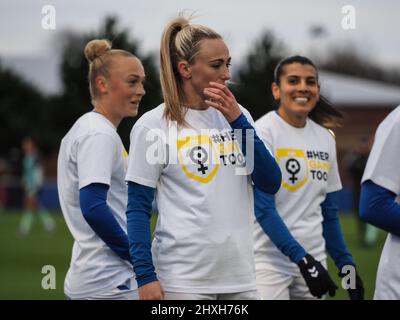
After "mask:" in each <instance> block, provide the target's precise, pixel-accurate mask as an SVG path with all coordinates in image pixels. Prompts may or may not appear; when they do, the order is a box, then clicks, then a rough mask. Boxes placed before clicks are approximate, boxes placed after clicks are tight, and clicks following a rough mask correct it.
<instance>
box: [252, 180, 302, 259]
mask: <svg viewBox="0 0 400 320" xmlns="http://www.w3.org/2000/svg"><path fill="white" fill-rule="evenodd" d="M253 190H254V210H255V215H256V219H257V221H258V223H259V224H260V226H261V228H262V229H263V230H264V232H265V233H266V234H267V235H268V237H269V238H270V239H271V241H272V242H273V243H274V244H275V245H276V246H277V247H278V249H279V250H280V251H281V252H282V253H283V254H284V255H286V256H287V257H289V259H290V260H291V261H292V262H294V263H296V264H298V263H299V262H300V260H301V259H302V258H303V257H304V256H305V255H306V254H307V252H306V251H305V250H304V248H303V247H302V246H301V245H300V244H299V243H298V242H297V241H296V240H295V239H294V238H293V236H292V234H291V233H290V231H289V229H288V228H287V227H286V225H285V223H284V222H283V220H282V218H281V217H280V215H279V214H278V212H277V210H276V207H275V196H273V195H271V194H268V193H265V192H263V191H261V190H260V189H258V187H257V186H254V189H253Z"/></svg>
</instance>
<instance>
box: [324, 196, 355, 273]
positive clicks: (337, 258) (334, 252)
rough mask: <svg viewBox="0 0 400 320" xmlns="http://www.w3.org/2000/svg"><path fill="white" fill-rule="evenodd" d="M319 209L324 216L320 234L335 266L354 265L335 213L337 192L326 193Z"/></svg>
mask: <svg viewBox="0 0 400 320" xmlns="http://www.w3.org/2000/svg"><path fill="white" fill-rule="evenodd" d="M321 210H322V216H323V218H324V220H323V221H322V229H323V231H322V235H323V237H324V239H325V243H326V249H327V251H328V253H329V255H330V256H331V257H332V259H333V261H334V262H335V265H336V267H337V268H338V269H339V270H342V267H343V266H345V265H355V264H354V262H353V258H352V256H351V254H350V252H349V250H348V248H347V246H346V242H345V241H344V238H343V233H342V229H341V226H340V222H339V218H338V215H337V212H338V205H337V192H330V193H328V194H327V195H326V198H325V200H324V202H322V204H321Z"/></svg>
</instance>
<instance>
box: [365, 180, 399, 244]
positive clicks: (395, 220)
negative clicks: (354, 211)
mask: <svg viewBox="0 0 400 320" xmlns="http://www.w3.org/2000/svg"><path fill="white" fill-rule="evenodd" d="M360 217H361V219H362V220H363V221H365V222H368V223H370V224H372V225H374V226H376V227H378V228H380V229H383V230H385V231H387V232H389V233H392V234H394V235H395V236H398V237H400V204H398V203H397V202H396V194H395V193H393V192H392V191H390V190H388V189H386V188H383V187H381V186H380V185H377V184H375V183H374V182H373V181H371V180H367V181H365V182H364V183H363V184H362V185H361V196H360Z"/></svg>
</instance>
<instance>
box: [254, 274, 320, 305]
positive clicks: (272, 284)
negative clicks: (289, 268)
mask: <svg viewBox="0 0 400 320" xmlns="http://www.w3.org/2000/svg"><path fill="white" fill-rule="evenodd" d="M256 275H257V289H258V292H259V293H260V296H261V299H262V300H319V299H317V298H316V297H314V296H313V295H312V294H311V293H310V290H309V289H308V286H307V284H306V282H305V281H304V279H303V277H302V276H301V274H300V275H299V276H293V275H290V274H285V273H281V272H276V271H271V270H269V269H265V268H264V269H261V270H257V272H256ZM322 299H325V297H322Z"/></svg>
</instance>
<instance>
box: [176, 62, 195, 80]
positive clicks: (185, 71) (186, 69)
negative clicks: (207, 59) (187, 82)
mask: <svg viewBox="0 0 400 320" xmlns="http://www.w3.org/2000/svg"><path fill="white" fill-rule="evenodd" d="M178 72H179V74H180V76H181V77H182V78H183V79H190V78H191V77H192V68H191V67H190V64H189V62H187V61H186V60H182V61H179V62H178Z"/></svg>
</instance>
